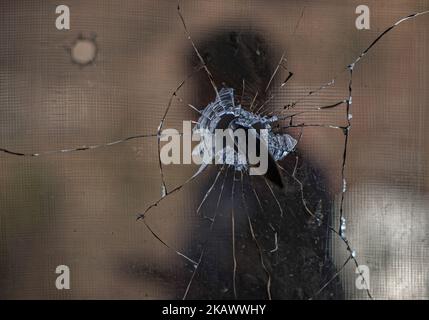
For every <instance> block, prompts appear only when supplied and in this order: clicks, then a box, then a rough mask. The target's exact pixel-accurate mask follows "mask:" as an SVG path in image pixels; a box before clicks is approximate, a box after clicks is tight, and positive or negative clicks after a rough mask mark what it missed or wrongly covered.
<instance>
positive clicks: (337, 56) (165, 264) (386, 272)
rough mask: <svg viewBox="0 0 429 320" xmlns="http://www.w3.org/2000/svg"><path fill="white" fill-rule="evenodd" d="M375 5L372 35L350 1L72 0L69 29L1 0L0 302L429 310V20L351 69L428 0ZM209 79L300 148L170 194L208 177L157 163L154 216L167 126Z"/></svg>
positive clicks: (212, 173) (209, 92)
mask: <svg viewBox="0 0 429 320" xmlns="http://www.w3.org/2000/svg"><path fill="white" fill-rule="evenodd" d="M64 4H68V3H64ZM366 4H367V5H368V7H369V8H370V21H371V22H370V29H369V30H358V29H357V28H356V27H355V20H356V18H357V16H358V15H357V14H356V13H355V9H356V6H357V5H358V4H357V3H355V2H352V1H324V2H320V1H259V0H254V1H246V2H243V1H183V2H182V3H181V11H180V12H178V9H177V2H176V1H141V0H139V1H131V0H130V1H120V2H119V1H104V0H103V1H101V0H100V1H91V2H88V1H73V3H69V4H68V5H69V6H70V17H71V28H70V30H57V29H56V27H55V19H56V17H57V14H56V13H55V8H56V6H57V5H58V3H57V2H54V1H19V2H18V1H2V3H1V4H0V39H1V42H0V65H1V69H0V113H1V114H0V115H1V116H0V121H1V125H0V133H1V134H0V148H2V151H4V152H2V153H1V155H0V156H1V162H0V163H1V171H0V179H1V180H0V184H1V192H0V274H1V277H0V297H1V298H7V299H12V298H64V299H73V298H137V299H154V298H155V299H157V298H184V297H186V298H224V299H234V298H261V299H267V298H273V299H311V298H313V299H317V298H318V299H331V298H336V299H340V298H351V299H356V298H358V299H367V298H371V297H373V298H376V299H381V298H397V299H404V298H415V299H427V298H428V297H429V293H428V263H429V260H428V256H429V255H428V253H429V252H428V250H429V244H428V240H427V237H428V221H429V220H428V216H427V210H428V207H429V205H428V201H429V198H428V183H429V180H428V169H429V168H428V165H427V164H428V163H429V161H428V153H427V150H428V149H427V145H428V134H427V129H426V126H425V124H426V123H427V121H428V111H427V107H426V106H427V102H428V98H429V97H428V91H427V88H428V71H429V69H428V68H429V67H428V65H427V59H428V37H427V30H428V27H429V14H425V15H419V16H413V17H410V18H409V19H408V20H406V21H403V22H402V23H401V24H400V25H397V26H396V27H394V28H393V29H391V30H390V31H389V32H388V33H386V34H385V36H383V37H382V38H381V39H380V40H379V41H378V42H377V43H375V45H374V46H373V47H371V48H370V50H369V51H368V53H367V54H366V55H365V56H363V57H362V59H361V60H359V61H357V60H356V59H358V57H359V56H360V55H361V53H362V52H364V50H365V49H366V48H368V46H369V45H370V44H371V43H372V42H373V41H374V40H375V39H376V38H377V37H378V36H379V35H380V34H382V32H383V31H384V30H386V29H387V28H389V27H391V26H393V25H394V24H395V23H396V22H397V21H400V19H401V18H403V17H407V16H409V15H410V14H415V13H419V12H420V13H421V12H425V10H429V7H428V4H427V1H395V2H394V3H392V1H368V3H366ZM179 13H181V14H182V18H183V21H184V22H185V26H186V27H187V31H188V33H187V32H186V30H185V28H184V25H183V23H182V20H181V18H180V16H179ZM188 35H191V36H192V41H193V43H194V44H195V46H196V48H198V52H200V53H201V57H200V58H199V57H198V56H197V54H196V51H195V49H194V48H193V46H192V42H191V41H189V39H188ZM202 62H204V63H206V64H207V68H208V70H209V72H210V73H211V74H212V76H213V83H211V82H210V79H209V78H208V77H207V70H205V69H204V68H202ZM353 62H356V65H353V68H351V67H347V66H349V65H350V64H351V63H353ZM351 70H353V78H352V79H353V81H352V84H351V85H350V79H351V78H350V71H351ZM291 73H293V75H291ZM273 74H274V77H271V76H272V75H273ZM333 79H335V82H332V80H333ZM184 80H185V81H184ZM182 81H184V82H182ZM243 83H244V86H243ZM180 84H182V85H181V86H180V90H179V91H177V92H176V93H177V94H176V95H175V96H172V93H173V92H175V89H176V88H178V86H179V85H180ZM213 84H215V87H218V88H221V87H231V88H234V89H235V97H236V99H237V103H240V104H242V105H243V106H244V107H245V108H249V109H253V110H254V111H256V110H257V111H260V112H262V113H264V112H265V114H270V113H272V114H275V115H278V116H279V117H281V116H283V117H285V118H284V119H282V120H281V121H279V122H278V124H279V126H278V127H276V130H279V132H280V131H281V132H286V133H288V134H290V135H291V136H293V137H295V138H296V139H298V140H299V142H298V144H297V146H296V150H295V152H293V153H291V154H288V155H287V156H286V158H285V159H284V160H281V161H279V163H278V165H279V166H280V168H279V169H278V173H277V171H276V172H275V173H274V176H268V177H266V179H265V178H264V177H249V176H248V175H247V174H246V173H243V172H239V171H235V170H234V168H227V167H226V166H224V167H222V166H210V167H209V168H207V170H205V171H204V172H203V173H201V174H198V176H196V177H195V179H192V181H190V182H189V183H186V184H185V185H184V186H183V187H182V188H181V189H180V190H178V191H177V192H175V191H173V190H175V189H174V188H176V187H177V186H181V185H182V184H183V183H184V182H186V181H187V180H188V179H189V178H190V177H192V176H193V175H194V173H195V172H196V171H197V170H198V166H196V165H169V166H164V167H163V169H162V172H163V177H164V179H165V188H166V190H167V196H166V197H164V199H162V201H160V202H159V204H158V205H157V206H156V207H150V206H151V204H153V203H157V202H158V200H159V199H160V197H162V188H161V187H162V185H163V181H162V178H161V175H160V167H159V158H158V144H157V141H158V140H157V136H156V135H157V133H158V131H157V130H158V127H159V124H160V121H161V120H162V119H164V118H165V121H164V123H163V127H164V128H177V129H179V130H180V129H181V127H182V121H183V120H194V121H197V120H198V118H199V114H198V112H196V111H195V110H194V109H193V108H191V107H189V104H191V105H192V106H193V107H195V108H196V109H197V110H202V109H203V108H205V107H206V106H207V104H208V103H209V102H211V101H214V99H215V91H214V90H213V89H214V88H213ZM243 87H244V88H243ZM267 87H268V90H266V89H267ZM256 93H258V95H256ZM351 96H352V98H353V99H350V97H351ZM170 99H171V101H172V102H171V105H170V108H169V110H168V114H167V116H165V111H166V108H167V107H168V106H169V101H170ZM351 102H352V103H351ZM319 107H323V108H321V109H319ZM292 115H293V116H292ZM291 116H292V118H291ZM346 133H347V134H346ZM346 137H347V148H346V152H344V150H345V139H346ZM125 140H126V141H125ZM106 144H109V145H106ZM88 146H97V147H96V148H89V150H76V149H75V148H78V147H84V148H81V149H87V147H88ZM53 150H66V151H67V152H54V153H50V151H53ZM10 151H11V152H10ZM13 153H15V154H13ZM34 153H37V154H39V153H40V155H39V156H34ZM23 155H24V156H23ZM276 175H280V176H281V181H282V182H283V188H280V187H279V185H278V184H276V183H275V181H277V180H276ZM170 192H171V193H170ZM206 196H207V197H206ZM219 199H220V200H219ZM147 209H150V210H149V211H147V212H146V210H147ZM145 212H146V213H145ZM143 213H145V215H144V216H142V214H143ZM138 217H140V219H137V218H138ZM341 218H344V219H345V220H344V219H341ZM342 221H343V231H344V232H345V233H343V234H342V233H341V222H342ZM344 226H345V227H346V229H345V230H344ZM347 245H349V247H347ZM178 253H179V254H178ZM357 264H358V265H363V266H367V267H368V270H369V273H368V274H366V276H367V277H366V278H365V279H366V280H367V281H368V283H369V284H370V287H369V290H365V289H364V290H361V289H362V288H359V286H358V287H357V286H356V279H357V278H358V277H359V274H358V273H356V271H355V268H356V265H357ZM59 265H66V266H68V267H69V268H70V272H71V289H70V290H57V288H56V287H55V279H56V278H57V276H58V275H57V274H56V273H55V269H56V267H57V266H59Z"/></svg>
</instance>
